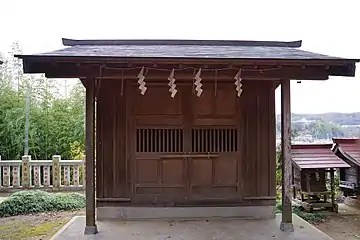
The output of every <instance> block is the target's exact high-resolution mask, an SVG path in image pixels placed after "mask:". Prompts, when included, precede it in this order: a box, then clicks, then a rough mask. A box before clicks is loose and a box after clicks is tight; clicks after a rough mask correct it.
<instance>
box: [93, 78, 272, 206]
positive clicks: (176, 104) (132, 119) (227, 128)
mask: <svg viewBox="0 0 360 240" xmlns="http://www.w3.org/2000/svg"><path fill="white" fill-rule="evenodd" d="M229 78H231V77H229ZM130 83H131V82H130V81H127V80H126V79H125V86H124V89H123V90H124V91H122V81H121V79H114V80H101V81H100V88H99V92H98V102H97V153H96V154H97V173H96V174H97V199H98V206H100V205H101V206H104V205H114V204H117V205H124V204H126V205H128V204H132V205H136V204H142V205H160V206H167V205H170V206H172V205H183V204H185V205H203V204H210V205H213V204H221V203H222V204H236V205H241V204H250V205H251V204H264V205H271V204H274V197H275V196H276V194H275V155H276V153H275V151H276V145H275V88H276V86H277V85H276V83H274V82H272V81H246V80H243V81H242V83H243V88H244V92H243V93H242V95H241V97H240V98H238V97H237V96H236V90H235V86H234V83H233V82H231V83H227V84H221V83H217V84H215V83H211V84H210V85H204V86H203V88H204V91H203V93H202V94H201V96H200V97H197V96H195V95H194V94H193V89H192V88H193V87H192V86H191V84H190V85H189V84H188V85H182V86H177V90H178V92H177V94H176V96H175V97H174V98H171V97H170V93H169V91H168V88H169V87H168V86H166V84H163V85H162V86H159V85H153V84H152V83H151V82H147V85H146V86H147V87H148V90H147V91H146V93H145V95H144V96H142V95H141V94H140V93H139V91H138V89H137V86H133V84H130ZM122 92H123V93H124V94H123V95H122V94H121V93H122ZM116 198H119V199H131V200H130V201H126V202H124V201H115V200H114V201H112V200H111V201H110V199H116ZM106 199H109V201H105V200H106Z"/></svg>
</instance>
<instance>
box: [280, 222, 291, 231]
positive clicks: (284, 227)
mask: <svg viewBox="0 0 360 240" xmlns="http://www.w3.org/2000/svg"><path fill="white" fill-rule="evenodd" d="M280 230H281V231H283V232H293V231H294V225H293V224H292V223H284V222H281V223H280Z"/></svg>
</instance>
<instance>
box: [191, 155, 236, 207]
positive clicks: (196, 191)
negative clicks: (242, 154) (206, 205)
mask: <svg viewBox="0 0 360 240" xmlns="http://www.w3.org/2000/svg"><path fill="white" fill-rule="evenodd" d="M189 162H190V163H189V165H188V166H189V168H190V169H189V172H190V196H189V198H190V199H195V200H207V199H226V198H236V196H237V195H238V188H237V186H238V181H237V173H238V171H237V161H236V155H235V154H232V156H229V155H227V157H226V158H224V157H220V156H219V157H209V158H206V157H204V158H190V159H189Z"/></svg>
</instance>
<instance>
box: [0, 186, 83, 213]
mask: <svg viewBox="0 0 360 240" xmlns="http://www.w3.org/2000/svg"><path fill="white" fill-rule="evenodd" d="M83 207H85V196H84V195H82V194H79V193H48V192H44V191H40V190H30V191H20V192H17V193H14V194H12V195H11V196H10V197H9V198H8V199H6V200H5V201H3V202H2V203H0V217H7V216H15V215H24V214H29V213H39V212H50V211H65V210H74V209H80V208H83Z"/></svg>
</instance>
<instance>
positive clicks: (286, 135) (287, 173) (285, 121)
mask: <svg viewBox="0 0 360 240" xmlns="http://www.w3.org/2000/svg"><path fill="white" fill-rule="evenodd" d="M281 151H282V154H281V156H282V219H281V225H280V230H281V231H284V232H292V231H294V226H293V224H292V203H291V197H292V196H291V195H292V194H291V188H292V186H291V185H292V184H291V182H292V163H291V102H290V80H289V79H286V80H282V81H281Z"/></svg>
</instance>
